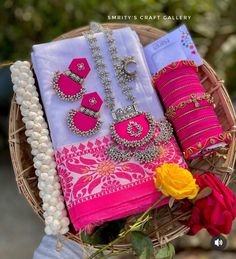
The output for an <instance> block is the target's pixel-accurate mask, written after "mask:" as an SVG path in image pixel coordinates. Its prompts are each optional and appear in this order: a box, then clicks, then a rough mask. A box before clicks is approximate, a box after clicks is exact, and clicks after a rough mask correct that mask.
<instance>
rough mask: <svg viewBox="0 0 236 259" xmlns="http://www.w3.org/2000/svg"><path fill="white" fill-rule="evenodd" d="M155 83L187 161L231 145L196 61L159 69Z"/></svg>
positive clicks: (179, 62) (173, 64)
mask: <svg viewBox="0 0 236 259" xmlns="http://www.w3.org/2000/svg"><path fill="white" fill-rule="evenodd" d="M153 80H154V84H155V86H156V89H157V90H158V92H159V94H160V96H161V97H162V101H163V104H164V106H165V108H166V109H167V116H168V118H169V120H170V122H171V123H172V125H173V127H174V129H175V132H176V134H177V136H178V139H179V141H180V144H181V146H182V148H183V151H184V154H185V158H186V159H193V158H196V157H198V156H202V155H204V154H206V153H208V152H211V151H213V150H214V149H215V148H217V147H219V146H222V145H225V144H227V143H229V141H230V139H229V136H228V135H227V134H226V133H225V132H224V131H223V129H222V127H221V125H220V122H219V120H218V118H217V116H216V113H215V111H214V107H213V100H212V98H211V97H210V96H207V95H206V91H205V89H204V87H203V86H202V85H201V83H200V80H199V78H198V75H197V65H196V64H195V63H194V62H193V61H178V62H173V63H172V64H170V65H168V66H166V67H165V68H163V69H162V70H160V72H158V73H157V74H156V75H155V76H154V77H153Z"/></svg>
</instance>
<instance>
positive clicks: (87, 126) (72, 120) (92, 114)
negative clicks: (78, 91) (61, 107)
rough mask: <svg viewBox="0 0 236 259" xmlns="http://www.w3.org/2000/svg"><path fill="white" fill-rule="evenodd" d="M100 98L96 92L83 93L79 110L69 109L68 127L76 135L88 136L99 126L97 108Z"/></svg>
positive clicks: (99, 106) (98, 108)
mask: <svg viewBox="0 0 236 259" xmlns="http://www.w3.org/2000/svg"><path fill="white" fill-rule="evenodd" d="M102 103H103V101H102V99H101V98H100V96H99V95H98V94H97V93H96V92H93V93H88V94H85V95H84V97H83V99H82V102H81V107H80V108H79V110H71V111H70V112H69V114H68V127H69V128H70V129H71V130H72V131H73V132H74V133H75V134H77V135H80V136H90V135H93V134H95V133H96V132H97V131H98V130H99V129H100V128H101V124H102V123H101V121H100V120H99V110H100V108H101V106H102Z"/></svg>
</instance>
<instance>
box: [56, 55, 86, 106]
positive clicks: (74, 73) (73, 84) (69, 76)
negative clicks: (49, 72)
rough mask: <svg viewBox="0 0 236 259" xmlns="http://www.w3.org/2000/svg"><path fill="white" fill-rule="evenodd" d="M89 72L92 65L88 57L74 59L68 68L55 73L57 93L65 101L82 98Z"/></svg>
mask: <svg viewBox="0 0 236 259" xmlns="http://www.w3.org/2000/svg"><path fill="white" fill-rule="evenodd" d="M89 72H90V67H89V64H88V62H87V59H86V58H75V59H73V60H72V62H71V64H70V65H69V67H68V70H66V71H64V72H63V73H60V72H56V73H55V74H54V77H53V82H52V84H53V88H54V90H55V91H56V94H57V95H58V96H59V97H60V98H61V99H63V100H65V101H75V100H78V99H80V98H81V97H82V95H83V94H84V92H85V88H84V86H83V81H84V79H85V78H86V77H87V75H88V74H89Z"/></svg>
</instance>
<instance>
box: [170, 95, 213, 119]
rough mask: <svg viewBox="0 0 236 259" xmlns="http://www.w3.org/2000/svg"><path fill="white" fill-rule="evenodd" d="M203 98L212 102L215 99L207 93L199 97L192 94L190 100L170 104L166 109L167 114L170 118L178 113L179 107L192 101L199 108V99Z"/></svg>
mask: <svg viewBox="0 0 236 259" xmlns="http://www.w3.org/2000/svg"><path fill="white" fill-rule="evenodd" d="M201 100H207V102H208V103H210V104H212V103H213V102H214V99H213V97H212V96H211V95H210V94H207V93H205V94H203V95H201V96H199V97H196V95H195V94H191V95H190V99H189V100H187V101H184V102H181V103H179V104H178V105H176V106H170V107H169V108H168V109H167V111H166V116H167V117H168V118H172V117H173V116H174V115H175V114H176V111H177V110H178V109H181V108H183V107H185V106H186V105H188V104H190V103H194V106H195V108H198V107H200V103H199V102H198V101H201Z"/></svg>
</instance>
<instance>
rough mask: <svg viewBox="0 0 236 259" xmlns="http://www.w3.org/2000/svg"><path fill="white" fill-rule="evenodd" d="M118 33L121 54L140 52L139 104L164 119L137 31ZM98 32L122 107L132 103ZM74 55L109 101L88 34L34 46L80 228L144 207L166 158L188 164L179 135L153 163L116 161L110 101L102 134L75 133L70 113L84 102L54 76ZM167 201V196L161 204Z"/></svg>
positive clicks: (88, 83)
mask: <svg viewBox="0 0 236 259" xmlns="http://www.w3.org/2000/svg"><path fill="white" fill-rule="evenodd" d="M113 34H114V38H115V41H116V45H117V46H118V52H119V55H120V56H126V55H129V56H134V57H135V60H136V62H137V79H136V82H135V84H134V87H135V90H134V91H133V94H134V96H135V97H136V100H137V105H138V107H139V109H140V110H142V111H145V112H150V113H151V114H152V115H153V117H154V118H155V120H157V121H159V120H162V119H163V118H164V115H163V110H162V107H161V104H160V101H159V100H158V97H157V95H156V93H155V90H154V89H153V86H152V84H151V76H150V73H149V71H148V68H147V65H146V63H145V59H144V54H143V51H142V46H141V44H140V42H139V39H138V36H137V34H136V33H135V32H134V31H132V30H131V29H130V28H123V29H117V30H114V33H113ZM96 37H97V39H98V43H99V46H100V47H101V51H102V56H103V58H104V63H105V64H106V65H107V69H108V72H109V74H110V76H111V79H112V89H113V93H114V95H115V99H116V100H115V102H116V108H119V107H124V106H126V105H128V103H127V102H126V100H125V98H124V96H123V95H122V93H121V90H120V88H119V86H118V85H117V82H116V79H115V74H114V71H113V68H112V63H111V58H110V56H109V52H108V50H107V45H106V43H105V38H104V35H103V34H102V33H97V34H96ZM74 58H86V59H87V61H88V63H89V65H90V67H91V71H90V73H89V75H88V76H87V78H86V80H85V81H84V87H85V89H86V92H87V93H89V92H94V91H96V92H97V93H98V94H99V95H100V97H101V98H102V99H103V100H104V91H103V87H102V85H101V83H100V80H99V78H98V75H97V73H96V70H95V64H94V61H93V59H92V56H91V52H90V49H89V46H88V44H87V41H86V39H85V38H84V37H83V36H81V37H76V38H72V39H65V40H61V41H56V42H50V43H46V44H39V45H35V46H33V52H32V62H33V68H34V71H35V73H36V76H37V80H38V84H39V89H40V94H41V98H42V102H43V105H44V109H45V113H46V117H47V120H48V124H49V128H50V134H51V138H52V142H53V146H54V149H55V155H56V162H57V168H58V174H59V177H60V181H61V185H62V189H63V192H64V196H65V201H66V204H67V209H68V212H69V215H70V219H71V222H72V224H73V225H74V227H75V229H76V230H77V231H78V230H81V229H83V228H85V227H86V226H87V225H89V224H101V223H103V222H105V221H110V220H114V219H118V218H122V217H125V216H128V215H132V214H136V213H140V212H143V211H144V210H146V209H147V208H148V207H150V206H151V205H152V204H153V203H154V202H155V201H156V200H157V199H158V197H160V196H161V193H160V192H158V191H157V190H156V189H155V187H154V183H153V175H154V169H155V168H156V167H157V166H160V165H161V164H162V163H164V162H172V163H178V164H179V165H180V166H183V167H187V166H186V164H185V161H184V159H183V157H182V154H181V152H180V150H179V148H178V145H177V143H176V141H175V139H174V137H172V138H171V141H169V142H168V143H167V144H164V145H162V146H161V147H160V150H161V152H160V155H159V156H158V157H157V159H156V160H155V161H153V162H149V163H139V162H137V161H136V160H134V159H133V158H132V159H131V160H129V161H126V162H114V161H112V160H110V159H109V158H108V157H107V155H106V154H105V149H106V148H107V147H108V145H109V144H111V143H112V140H111V137H110V134H109V126H110V124H111V123H112V116H111V113H110V110H108V108H107V107H106V106H105V105H103V106H102V108H101V110H100V118H101V121H102V122H103V123H102V127H101V130H100V131H98V132H97V134H95V135H93V136H90V137H81V136H78V135H75V134H74V133H73V132H71V131H70V129H69V128H68V127H67V123H66V118H67V114H68V111H69V110H71V109H76V108H79V107H80V101H75V102H65V101H62V100H61V99H59V98H58V96H57V95H56V94H55V92H54V89H53V88H52V85H51V81H52V78H53V75H54V73H55V72H56V71H58V70H59V71H61V72H63V71H64V70H66V69H67V67H68V65H69V64H70V63H71V61H72V59H74ZM167 202H168V200H167V199H166V200H164V201H163V202H161V203H160V204H159V206H161V205H163V204H165V203H167Z"/></svg>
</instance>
